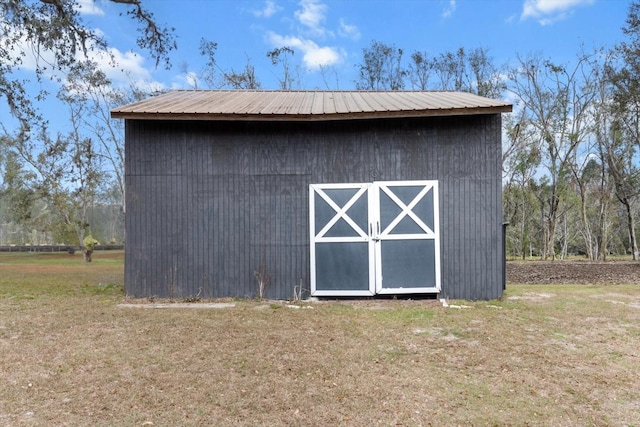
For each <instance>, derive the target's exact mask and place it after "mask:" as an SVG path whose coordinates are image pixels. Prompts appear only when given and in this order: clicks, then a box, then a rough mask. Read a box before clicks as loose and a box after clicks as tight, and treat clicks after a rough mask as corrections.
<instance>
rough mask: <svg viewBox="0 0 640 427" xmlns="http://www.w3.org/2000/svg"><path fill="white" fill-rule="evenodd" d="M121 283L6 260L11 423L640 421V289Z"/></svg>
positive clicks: (73, 260) (97, 269)
mask: <svg viewBox="0 0 640 427" xmlns="http://www.w3.org/2000/svg"><path fill="white" fill-rule="evenodd" d="M122 282H123V265H122V253H98V254H96V255H95V256H94V262H93V263H92V264H83V263H82V262H81V255H74V256H72V255H68V254H0V372H2V374H1V376H0V425H17V426H21V425H25V426H32V425H35V426H51V425H73V426H78V425H98V426H151V425H153V426H180V425H216V426H220V425H222V426H225V425H228V426H231V425H251V426H255V425H268V426H272V425H292V426H295V425H310V426H320V425H345V426H372V425H382V426H400V425H401V426H420V425H425V426H426V425H434V426H441V425H443V426H455V425H462V426H468V425H473V426H483V425H489V426H510V425H512V426H590V425H592V426H633V425H636V426H638V425H640V423H639V421H638V420H640V350H639V349H640V286H638V285H624V284H619V285H598V286H589V285H579V286H578V285H570V284H568V285H562V286H558V285H536V286H531V285H512V286H510V287H509V289H508V292H507V294H506V296H505V298H504V299H503V300H502V301H490V302H466V301H449V304H451V305H452V306H450V307H449V308H443V307H442V306H441V305H440V304H438V303H437V302H435V301H407V300H384V301H380V300H369V301H331V302H319V303H302V304H298V305H288V304H286V303H284V302H272V301H269V302H258V301H224V302H227V303H232V304H233V307H228V308H224V309H216V308H210V309H197V310H196V309H181V308H168V309H150V308H133V307H131V306H130V304H129V305H127V304H122V303H123V302H128V303H130V302H131V301H125V299H124V296H123V283H122ZM147 307H152V305H150V304H147Z"/></svg>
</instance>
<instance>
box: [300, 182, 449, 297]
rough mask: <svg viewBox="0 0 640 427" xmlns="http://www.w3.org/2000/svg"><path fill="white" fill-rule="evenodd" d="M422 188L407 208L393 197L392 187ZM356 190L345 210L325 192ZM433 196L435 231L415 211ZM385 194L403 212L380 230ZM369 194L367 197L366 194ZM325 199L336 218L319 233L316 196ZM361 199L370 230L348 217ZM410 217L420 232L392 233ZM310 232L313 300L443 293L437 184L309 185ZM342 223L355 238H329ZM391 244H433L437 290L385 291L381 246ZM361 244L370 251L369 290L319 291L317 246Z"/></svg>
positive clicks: (407, 288) (433, 287)
mask: <svg viewBox="0 0 640 427" xmlns="http://www.w3.org/2000/svg"><path fill="white" fill-rule="evenodd" d="M407 186H417V187H419V186H422V187H424V188H423V189H422V190H420V191H419V192H418V194H417V195H416V196H415V197H414V198H413V200H412V201H411V202H409V203H407V204H405V203H404V202H403V201H401V200H400V199H399V198H398V197H397V196H396V195H395V194H394V193H393V190H392V189H393V187H407ZM333 189H355V190H356V193H355V194H354V195H353V196H352V197H351V198H350V200H349V201H347V203H345V204H344V206H338V205H337V204H336V203H335V201H333V200H332V199H331V198H330V197H329V196H328V195H327V194H326V193H325V192H324V191H323V190H333ZM430 191H431V192H432V193H431V194H432V196H431V197H432V198H433V211H434V212H433V229H432V228H431V227H429V226H428V225H427V224H425V223H424V221H422V220H421V219H420V218H419V217H418V216H417V215H416V213H415V212H413V209H414V208H415V206H416V205H417V204H418V203H419V202H420V201H421V200H422V199H423V198H424V196H425V195H427V194H428V193H429V192H430ZM381 192H384V193H385V194H386V195H387V196H388V197H389V199H391V200H392V201H393V202H394V203H395V204H396V205H397V207H398V208H399V209H400V213H399V214H398V215H397V216H396V217H395V219H393V220H392V221H391V222H390V223H389V224H388V225H387V226H386V227H385V229H384V230H381V229H380V193H381ZM365 193H366V194H365ZM316 194H317V195H318V196H319V197H321V198H322V200H324V201H325V202H326V203H327V204H328V205H329V206H330V207H331V208H332V209H333V210H334V214H333V217H332V218H331V220H329V221H328V222H327V223H326V224H325V225H324V226H321V229H320V230H316V224H315V223H316V221H315V214H316V206H315V195H316ZM361 197H367V209H368V218H367V224H368V229H367V230H363V229H362V228H361V227H360V226H358V225H357V224H356V223H355V222H354V221H353V220H352V218H350V217H349V215H348V210H349V208H351V207H352V206H353V204H354V203H355V202H356V201H357V200H359V199H360V198H361ZM406 217H410V218H411V220H412V221H413V222H414V223H415V224H416V225H417V226H418V227H419V229H420V231H419V232H416V233H410V234H397V233H392V231H393V230H394V227H396V225H398V224H399V223H400V221H402V220H403V219H404V218H406ZM309 218H310V221H309V229H310V264H311V265H310V267H311V271H310V272H311V295H312V296H372V295H375V294H409V293H437V292H440V289H441V283H440V239H439V235H440V231H439V203H438V181H376V182H373V183H350V184H311V185H309ZM339 220H344V221H345V222H346V223H347V224H348V225H349V227H351V230H349V231H350V232H351V231H353V232H354V233H353V234H354V235H352V236H332V237H330V236H326V234H327V232H328V231H329V230H330V229H331V227H332V226H333V225H335V224H336V222H338V221H339ZM388 240H433V242H434V250H435V253H434V257H435V260H434V261H435V272H434V273H435V286H425V287H396V288H390V287H386V288H385V287H384V280H383V271H382V257H383V256H384V254H383V251H382V246H383V242H384V241H388ZM355 242H360V243H363V244H366V245H367V247H368V260H369V265H368V271H366V272H363V274H368V283H369V287H368V289H367V290H362V289H359V290H335V289H331V290H330V289H318V283H317V281H316V278H317V270H316V244H322V243H355Z"/></svg>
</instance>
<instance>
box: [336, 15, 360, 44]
mask: <svg viewBox="0 0 640 427" xmlns="http://www.w3.org/2000/svg"><path fill="white" fill-rule="evenodd" d="M338 34H339V35H340V36H342V37H346V38H349V39H351V40H360V30H359V29H358V27H357V26H355V25H349V24H347V23H346V22H344V19H342V18H341V19H340V28H339V29H338Z"/></svg>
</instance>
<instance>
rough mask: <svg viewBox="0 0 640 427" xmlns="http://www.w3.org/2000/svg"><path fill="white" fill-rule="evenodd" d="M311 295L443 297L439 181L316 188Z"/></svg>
mask: <svg viewBox="0 0 640 427" xmlns="http://www.w3.org/2000/svg"><path fill="white" fill-rule="evenodd" d="M309 211H310V221H309V223H310V235H311V295H313V296H371V295H375V294H410V293H437V292H439V291H440V245H439V225H438V224H439V218H438V212H439V211H438V182H437V181H392V182H388V181H387V182H372V183H362V184H311V185H310V188H309Z"/></svg>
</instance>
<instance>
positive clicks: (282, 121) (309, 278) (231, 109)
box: [111, 91, 512, 299]
mask: <svg viewBox="0 0 640 427" xmlns="http://www.w3.org/2000/svg"><path fill="white" fill-rule="evenodd" d="M511 109H512V106H511V104H509V103H507V102H503V101H497V100H492V99H487V98H484V97H480V96H476V95H472V94H469V93H461V92H426V91H420V92H415V91H406V92H362V91H172V92H168V93H165V94H162V95H159V96H155V97H152V98H149V99H146V100H143V101H140V102H136V103H133V104H129V105H125V106H122V107H119V108H116V109H114V110H112V111H111V116H112V117H114V118H122V119H125V152H126V163H125V175H126V251H125V288H126V293H127V294H128V295H130V296H135V297H148V296H157V297H189V296H196V295H197V296H200V297H203V298H219V297H254V296H256V295H257V290H258V280H263V283H264V284H265V285H266V288H265V293H264V296H265V297H267V298H274V299H288V298H291V297H292V296H293V295H294V293H295V294H296V295H299V294H300V291H301V290H302V292H301V293H302V296H303V297H304V296H309V295H313V296H326V297H340V296H362V297H364V296H375V295H383V294H393V295H396V294H397V295H400V294H434V295H435V294H439V295H440V297H445V298H462V299H493V298H497V297H499V296H501V295H502V292H503V285H504V281H505V273H504V264H503V263H504V248H503V243H502V237H503V229H502V187H501V184H502V164H501V161H502V155H501V153H502V145H501V135H502V133H501V113H504V112H509V111H511Z"/></svg>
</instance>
